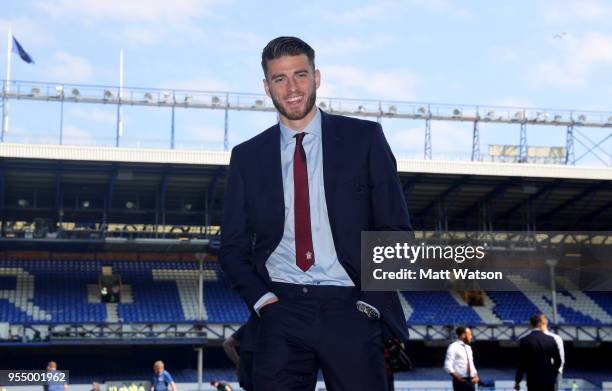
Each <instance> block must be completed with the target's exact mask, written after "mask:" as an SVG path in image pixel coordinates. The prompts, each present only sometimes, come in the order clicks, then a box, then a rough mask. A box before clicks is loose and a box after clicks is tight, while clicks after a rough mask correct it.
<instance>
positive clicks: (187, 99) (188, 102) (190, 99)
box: [184, 95, 193, 105]
mask: <svg viewBox="0 0 612 391" xmlns="http://www.w3.org/2000/svg"><path fill="white" fill-rule="evenodd" d="M192 100H193V98H192V97H191V95H185V99H184V101H185V104H186V105H189V104H191V101H192Z"/></svg>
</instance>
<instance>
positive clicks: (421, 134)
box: [383, 121, 472, 159]
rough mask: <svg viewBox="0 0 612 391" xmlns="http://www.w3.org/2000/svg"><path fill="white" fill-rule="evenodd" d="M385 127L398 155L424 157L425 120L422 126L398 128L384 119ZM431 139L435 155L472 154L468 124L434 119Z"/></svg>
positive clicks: (463, 155) (392, 146)
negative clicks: (388, 124) (388, 126)
mask: <svg viewBox="0 0 612 391" xmlns="http://www.w3.org/2000/svg"><path fill="white" fill-rule="evenodd" d="M403 123H405V122H403ZM470 126H471V125H470ZM383 127H385V135H386V137H387V140H388V142H389V145H390V146H391V149H392V150H393V152H394V153H395V154H396V155H397V156H398V157H410V158H419V159H421V158H423V154H424V149H425V123H424V122H423V121H421V126H418V125H417V126H414V127H411V128H398V129H390V128H387V127H386V126H385V122H384V121H383ZM431 139H432V140H431V143H432V155H433V156H437V157H446V158H457V157H466V156H470V154H471V151H472V150H471V148H472V133H471V129H470V128H469V127H467V126H466V125H463V124H459V123H456V122H442V121H434V122H432V124H431Z"/></svg>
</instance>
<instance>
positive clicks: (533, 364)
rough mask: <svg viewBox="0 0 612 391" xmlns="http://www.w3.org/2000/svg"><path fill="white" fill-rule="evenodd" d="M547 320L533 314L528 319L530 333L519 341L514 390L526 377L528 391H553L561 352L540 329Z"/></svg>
mask: <svg viewBox="0 0 612 391" xmlns="http://www.w3.org/2000/svg"><path fill="white" fill-rule="evenodd" d="M543 322H546V324H547V319H546V316H545V315H544V314H535V315H533V316H532V317H531V318H530V319H529V324H530V325H531V331H530V333H528V334H527V335H525V336H524V337H522V338H521V339H520V342H519V362H518V365H517V368H516V375H515V379H514V381H515V385H514V389H515V390H520V383H521V381H522V380H523V376H524V375H527V389H528V390H529V391H554V389H555V384H556V383H557V376H558V374H559V368H561V363H562V361H561V352H560V350H559V346H558V345H557V341H556V340H555V338H553V337H552V336H551V335H549V334H548V333H546V331H545V330H543V329H542V327H543V326H544V327H546V325H543Z"/></svg>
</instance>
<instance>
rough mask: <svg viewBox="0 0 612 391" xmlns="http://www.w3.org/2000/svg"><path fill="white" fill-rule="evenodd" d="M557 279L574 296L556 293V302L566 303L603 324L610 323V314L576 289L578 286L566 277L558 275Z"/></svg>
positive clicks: (611, 319)
mask: <svg viewBox="0 0 612 391" xmlns="http://www.w3.org/2000/svg"><path fill="white" fill-rule="evenodd" d="M557 281H558V282H559V283H560V284H561V285H562V286H563V288H565V289H567V290H568V292H569V294H570V295H571V296H572V297H573V298H574V300H572V298H571V297H567V296H564V295H557V302H558V303H559V304H564V305H567V306H568V307H572V309H574V310H575V311H578V312H580V313H582V314H584V315H586V316H589V317H591V318H593V319H596V320H599V321H600V322H602V323H604V324H610V323H612V316H610V314H608V313H607V312H606V310H604V309H603V308H602V307H601V306H600V305H599V304H597V303H596V302H595V300H593V299H592V298H590V297H589V296H588V295H587V294H586V293H584V292H583V291H581V290H578V287H577V286H576V285H574V284H573V283H572V282H571V281H570V280H569V279H568V278H566V277H559V278H557Z"/></svg>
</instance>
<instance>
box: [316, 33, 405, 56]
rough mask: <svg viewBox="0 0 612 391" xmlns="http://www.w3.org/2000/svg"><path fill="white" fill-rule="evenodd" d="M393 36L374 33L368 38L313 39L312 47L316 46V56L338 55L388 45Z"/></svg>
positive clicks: (353, 53) (351, 53)
mask: <svg viewBox="0 0 612 391" xmlns="http://www.w3.org/2000/svg"><path fill="white" fill-rule="evenodd" d="M394 42H395V38H394V37H393V36H392V35H389V34H374V35H371V36H369V37H368V39H359V38H356V37H346V38H336V39H333V38H332V39H321V40H313V41H312V47H315V48H316V51H317V57H318V58H322V57H338V56H345V55H355V54H357V53H363V52H368V51H370V50H372V49H375V48H381V47H385V46H389V45H391V44H392V43H394Z"/></svg>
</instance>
